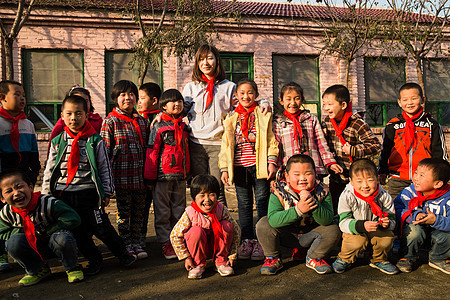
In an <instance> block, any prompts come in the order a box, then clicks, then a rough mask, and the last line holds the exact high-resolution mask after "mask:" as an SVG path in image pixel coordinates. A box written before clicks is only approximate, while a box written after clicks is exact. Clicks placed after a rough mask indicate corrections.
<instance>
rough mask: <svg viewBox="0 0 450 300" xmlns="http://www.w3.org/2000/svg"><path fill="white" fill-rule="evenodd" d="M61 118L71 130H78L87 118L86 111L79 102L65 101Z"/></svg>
mask: <svg viewBox="0 0 450 300" xmlns="http://www.w3.org/2000/svg"><path fill="white" fill-rule="evenodd" d="M61 118H62V119H63V121H64V124H66V126H67V127H69V129H70V131H72V132H80V131H81V130H82V129H83V126H84V124H85V123H86V120H87V113H86V112H85V111H84V107H83V105H82V104H80V103H70V102H66V103H65V104H64V107H63V110H62V112H61Z"/></svg>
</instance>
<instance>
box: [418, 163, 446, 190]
mask: <svg viewBox="0 0 450 300" xmlns="http://www.w3.org/2000/svg"><path fill="white" fill-rule="evenodd" d="M413 182H414V187H415V188H416V191H418V192H421V193H423V194H424V195H430V194H433V193H434V192H435V191H436V190H437V189H439V188H441V187H442V186H443V184H444V183H443V182H442V181H441V180H435V179H434V176H433V170H431V169H430V168H427V167H425V166H420V165H419V166H418V167H417V169H416V172H414V176H413Z"/></svg>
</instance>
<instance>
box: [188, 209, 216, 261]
mask: <svg viewBox="0 0 450 300" xmlns="http://www.w3.org/2000/svg"><path fill="white" fill-rule="evenodd" d="M217 203H218V202H216V203H215V204H214V207H213V209H212V211H211V212H209V213H208V212H205V211H203V210H202V209H201V208H200V207H198V205H197V203H196V202H195V201H192V202H191V206H192V208H194V209H195V210H196V211H198V212H199V213H201V214H207V215H208V217H209V220H210V221H211V227H212V230H213V233H214V253H217V250H218V248H219V241H220V240H223V239H224V236H223V228H222V224H220V222H219V220H218V219H217V217H216V214H215V213H214V212H215V211H216V207H217Z"/></svg>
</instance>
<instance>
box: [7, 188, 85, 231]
mask: <svg viewBox="0 0 450 300" xmlns="http://www.w3.org/2000/svg"><path fill="white" fill-rule="evenodd" d="M30 218H31V221H32V222H33V223H34V226H35V228H36V231H39V232H40V233H46V234H47V235H51V234H52V233H54V232H56V231H58V230H61V229H66V230H70V229H73V228H75V227H77V226H78V225H80V223H81V219H80V217H79V216H78V214H77V213H76V212H75V211H74V210H73V209H72V208H70V207H69V206H68V205H67V204H65V203H64V202H62V201H61V200H57V199H55V198H54V197H52V196H49V195H41V196H40V197H39V200H38V203H37V205H36V208H35V209H34V210H33V211H32V212H31V213H30ZM19 232H23V219H22V217H21V216H20V215H19V214H18V213H15V212H13V211H12V210H11V206H10V205H9V204H6V205H5V206H4V207H3V208H2V209H1V210H0V239H2V240H7V239H9V238H10V237H11V236H13V235H14V234H16V233H19Z"/></svg>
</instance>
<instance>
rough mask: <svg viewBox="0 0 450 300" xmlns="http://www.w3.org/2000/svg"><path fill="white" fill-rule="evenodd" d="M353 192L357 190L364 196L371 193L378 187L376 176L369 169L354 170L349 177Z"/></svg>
mask: <svg viewBox="0 0 450 300" xmlns="http://www.w3.org/2000/svg"><path fill="white" fill-rule="evenodd" d="M350 183H351V184H352V186H353V188H354V190H355V192H358V193H359V194H361V195H362V196H364V197H368V196H371V195H373V194H374V193H375V192H376V191H377V189H378V176H377V174H376V173H374V172H371V171H370V170H362V171H359V172H355V173H353V174H352V177H350Z"/></svg>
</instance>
